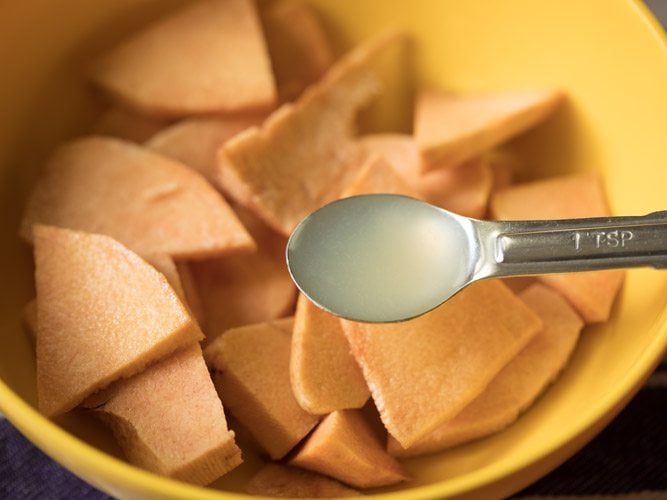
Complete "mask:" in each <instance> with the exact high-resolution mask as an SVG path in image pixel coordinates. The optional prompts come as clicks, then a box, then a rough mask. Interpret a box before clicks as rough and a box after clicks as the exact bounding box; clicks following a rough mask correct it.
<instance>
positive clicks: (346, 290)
mask: <svg viewBox="0 0 667 500" xmlns="http://www.w3.org/2000/svg"><path fill="white" fill-rule="evenodd" d="M287 265H288V267H289V271H290V274H291V275H292V279H293V280H294V282H295V283H296V285H297V286H298V287H299V289H300V290H301V291H302V292H303V293H304V294H305V295H306V296H307V297H308V298H309V299H310V300H312V301H313V302H314V303H315V304H317V305H318V306H319V307H321V308H322V309H324V310H326V311H328V312H330V313H333V314H335V315H338V316H342V317H345V318H348V319H352V320H356V321H369V322H390V321H402V320H406V319H410V318H414V317H415V316H419V315H421V314H423V313H425V312H428V311H430V310H431V309H433V308H434V307H437V306H438V305H440V304H442V303H443V302H445V301H446V300H447V299H449V298H450V297H452V296H453V295H454V294H456V293H457V292H459V291H460V290H462V289H463V288H464V287H466V286H467V285H469V284H470V283H473V282H474V281H477V280H481V279H485V278H497V277H507V276H521V275H535V274H546V273H562V272H578V271H592V270H599V269H613V268H624V267H642V266H653V267H656V268H664V267H667V211H663V212H655V213H652V214H650V215H646V216H642V217H601V218H590V219H567V220H536V221H485V220H477V219H471V218H468V217H462V216H460V215H456V214H454V213H452V212H449V211H447V210H443V209H441V208H439V207H436V206H433V205H430V204H428V203H426V202H423V201H420V200H416V199H414V198H410V197H407V196H400V195H390V194H377V195H364V196H354V197H351V198H346V199H342V200H338V201H335V202H333V203H330V204H329V205H326V206H325V207H323V208H321V209H319V210H317V211H315V212H313V213H312V214H311V215H309V216H308V217H306V218H305V219H304V220H303V221H302V222H301V223H300V224H299V226H298V227H297V228H296V229H295V230H294V232H293V233H292V235H291V237H290V239H289V242H288V243H287Z"/></svg>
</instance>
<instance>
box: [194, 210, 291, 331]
mask: <svg viewBox="0 0 667 500" xmlns="http://www.w3.org/2000/svg"><path fill="white" fill-rule="evenodd" d="M236 212H237V214H238V215H239V218H240V219H241V220H242V221H243V223H244V225H245V227H246V228H247V229H248V231H249V232H250V234H251V235H252V237H253V238H254V239H255V241H256V242H257V251H256V252H254V253H245V254H239V255H230V256H227V257H221V258H218V259H211V260H205V261H200V262H191V263H189V264H188V266H189V268H190V271H191V272H192V278H193V281H194V283H195V285H196V288H197V290H198V293H199V298H200V300H201V305H202V309H203V313H204V318H205V322H204V325H205V326H204V332H205V333H206V340H207V341H208V342H210V341H211V340H213V339H214V338H215V337H217V336H218V335H220V334H221V333H222V332H224V331H225V330H227V329H228V328H232V327H236V326H242V325H249V324H253V323H261V322H263V321H269V320H272V319H276V318H280V317H282V316H286V315H288V314H292V313H293V310H294V309H293V308H294V302H295V299H296V287H295V286H294V282H293V281H292V278H291V277H290V275H289V271H288V270H287V264H286V262H285V246H286V244H287V240H286V239H285V237H284V236H282V235H279V234H277V233H276V232H274V231H273V230H271V229H270V228H268V227H267V226H266V225H265V224H264V223H263V222H262V221H260V220H259V219H257V217H255V216H254V215H253V214H252V213H251V212H249V211H248V210H246V209H244V208H243V207H236Z"/></svg>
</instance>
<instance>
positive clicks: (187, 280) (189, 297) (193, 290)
mask: <svg viewBox="0 0 667 500" xmlns="http://www.w3.org/2000/svg"><path fill="white" fill-rule="evenodd" d="M175 264H176V272H177V273H178V279H179V280H180V282H181V286H182V288H183V296H184V297H185V303H186V304H187V306H188V308H189V309H190V313H191V314H192V317H193V318H194V319H196V320H197V323H198V324H199V326H200V327H202V329H203V328H204V324H205V316H204V306H203V305H202V300H201V296H200V295H199V290H198V289H197V284H196V283H195V278H194V276H193V274H192V269H191V267H190V265H189V263H188V262H187V261H180V262H176V263H175Z"/></svg>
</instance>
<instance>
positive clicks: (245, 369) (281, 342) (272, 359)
mask: <svg viewBox="0 0 667 500" xmlns="http://www.w3.org/2000/svg"><path fill="white" fill-rule="evenodd" d="M290 345H291V339H290V334H289V333H287V332H285V331H284V330H283V329H281V328H279V327H276V326H275V325H272V324H271V323H261V324H257V325H250V326H244V327H240V328H233V329H231V330H228V331H226V332H225V333H224V334H223V335H222V336H220V337H218V338H217V339H215V340H214V341H213V342H212V343H211V344H210V345H209V346H208V347H207V348H206V349H205V351H204V355H205V357H206V362H207V363H208V365H209V367H210V368H211V369H212V370H214V375H213V381H214V383H215V386H216V388H217V389H218V393H219V394H220V397H221V399H222V401H223V402H224V404H225V408H226V409H228V410H229V411H230V412H231V414H232V415H234V417H235V418H236V419H237V420H239V421H240V422H241V424H243V425H244V426H245V427H246V428H247V429H248V431H250V433H251V434H252V436H253V437H254V438H255V440H256V441H257V443H258V444H259V445H260V446H261V447H262V448H263V449H264V450H265V451H266V452H267V453H268V454H269V456H270V457H271V458H272V459H274V460H277V459H280V458H282V457H283V456H285V454H287V452H288V451H290V450H291V449H292V448H293V447H294V445H296V444H297V443H298V442H299V441H301V439H302V438H303V437H304V436H305V435H306V434H308V432H310V430H311V429H312V428H313V427H315V425H316V424H317V422H318V420H319V419H318V417H316V416H314V415H311V414H309V413H307V412H306V411H305V410H303V409H302V408H301V407H300V406H299V403H297V401H296V399H295V398H294V394H293V392H292V385H291V384H290V374H289V362H290V361H289V358H290Z"/></svg>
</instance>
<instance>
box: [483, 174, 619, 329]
mask: <svg viewBox="0 0 667 500" xmlns="http://www.w3.org/2000/svg"><path fill="white" fill-rule="evenodd" d="M491 212H492V215H493V216H494V217H495V218H496V219H501V220H521V219H573V218H580V217H606V216H608V215H610V212H609V208H608V207H607V203H606V200H605V196H604V191H603V188H602V183H601V182H600V179H599V178H598V177H597V176H596V175H591V174H574V175H565V176H558V177H552V178H550V179H543V180H538V181H534V182H528V183H524V184H517V185H514V186H511V187H509V188H507V189H504V190H501V191H499V192H497V193H495V195H494V196H493V198H492V200H491ZM624 276H625V271H623V270H620V269H614V270H610V271H591V272H585V273H567V274H548V275H544V276H540V277H539V279H540V280H541V281H543V282H544V283H546V284H547V285H550V286H552V287H554V288H555V289H556V290H558V291H559V292H560V293H561V294H563V296H565V298H567V299H568V300H569V301H570V303H571V304H572V305H573V306H574V308H575V309H576V310H577V311H578V312H579V314H581V316H582V318H584V321H585V322H586V323H598V322H601V321H606V320H608V319H609V315H610V314H611V308H612V305H613V303H614V299H615V298H616V295H617V294H618V292H619V290H620V288H621V285H622V284H623V278H624Z"/></svg>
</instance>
